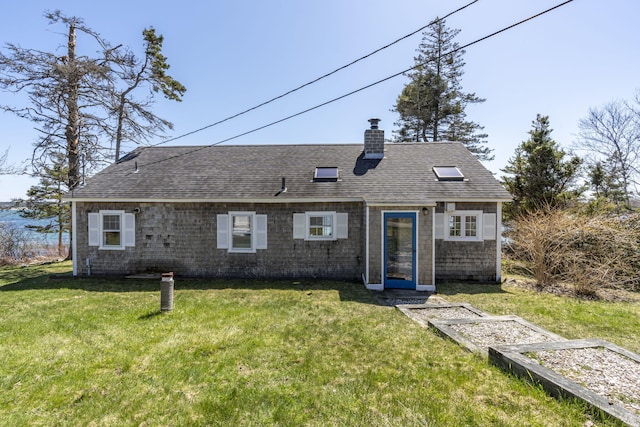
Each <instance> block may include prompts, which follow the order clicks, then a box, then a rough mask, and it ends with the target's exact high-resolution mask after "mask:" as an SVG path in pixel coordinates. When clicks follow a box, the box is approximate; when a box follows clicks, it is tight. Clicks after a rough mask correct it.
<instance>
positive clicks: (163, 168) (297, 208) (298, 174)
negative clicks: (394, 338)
mask: <svg viewBox="0 0 640 427" xmlns="http://www.w3.org/2000/svg"><path fill="white" fill-rule="evenodd" d="M370 123H371V128H370V129H367V130H365V133H364V144H362V143H358V144H324V145H306V144H305V145H242V146H191V147H145V148H139V149H136V150H135V151H133V152H132V153H130V154H129V155H127V156H126V157H125V158H123V159H122V160H121V161H119V162H117V163H116V164H113V165H111V166H109V167H107V168H105V169H104V170H103V171H101V172H99V173H97V174H96V175H95V176H93V177H91V178H90V179H88V180H87V182H86V184H85V185H84V186H82V187H79V188H77V189H75V190H74V191H73V192H72V193H70V194H68V195H67V198H66V200H68V201H70V202H71V204H72V221H73V245H72V251H73V260H74V261H73V263H74V264H73V273H74V275H87V274H100V275H123V274H135V273H143V272H161V271H173V272H175V274H176V275H182V276H195V277H255V278H296V279H297V278H326V279H341V280H354V279H355V280H363V281H364V283H365V284H366V286H367V287H368V288H370V289H377V290H381V289H384V288H408V289H416V290H434V289H435V284H436V282H438V281H445V280H469V279H470V280H478V281H499V280H500V242H501V241H500V230H501V207H502V203H503V202H507V201H509V200H511V196H510V195H509V193H508V192H507V191H506V190H505V189H504V188H503V187H502V186H501V185H500V184H499V183H498V182H497V181H496V179H495V178H494V177H493V175H492V174H491V172H489V171H488V170H487V169H486V168H485V167H484V166H483V165H482V164H481V163H480V162H479V161H478V160H477V159H476V158H475V157H474V156H473V155H472V154H471V153H470V152H469V151H468V150H467V149H466V148H465V147H464V145H462V144H460V143H453V142H451V143H449V142H439V143H402V144H392V143H386V144H385V141H384V131H383V130H381V129H378V120H377V119H372V120H370Z"/></svg>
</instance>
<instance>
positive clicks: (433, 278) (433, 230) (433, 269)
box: [431, 206, 436, 290]
mask: <svg viewBox="0 0 640 427" xmlns="http://www.w3.org/2000/svg"><path fill="white" fill-rule="evenodd" d="M431 284H432V285H433V289H434V290H436V207H435V206H433V207H432V208H431Z"/></svg>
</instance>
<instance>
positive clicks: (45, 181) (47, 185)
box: [20, 153, 70, 255]
mask: <svg viewBox="0 0 640 427" xmlns="http://www.w3.org/2000/svg"><path fill="white" fill-rule="evenodd" d="M67 175H68V168H67V166H66V165H65V156H64V154H62V153H58V155H57V156H55V158H54V159H53V160H52V162H51V166H46V167H44V168H43V169H42V175H41V177H40V183H39V184H37V185H34V186H32V187H31V188H30V189H29V190H28V191H27V197H28V200H27V208H26V209H24V210H22V211H20V216H22V217H24V218H32V219H37V220H48V223H47V224H45V225H42V224H40V225H27V228H31V229H32V230H35V231H37V232H39V233H56V234H57V236H58V255H63V253H62V252H63V244H62V236H63V234H64V233H65V232H68V231H69V224H70V210H69V204H68V203H64V202H63V201H62V196H63V195H64V194H65V192H66V190H67V179H68V178H67Z"/></svg>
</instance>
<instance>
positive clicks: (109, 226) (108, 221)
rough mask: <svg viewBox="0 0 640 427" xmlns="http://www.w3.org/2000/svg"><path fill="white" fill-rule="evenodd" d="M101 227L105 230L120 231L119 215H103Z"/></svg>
mask: <svg viewBox="0 0 640 427" xmlns="http://www.w3.org/2000/svg"><path fill="white" fill-rule="evenodd" d="M102 229H103V230H105V231H107V230H108V231H120V215H104V216H103V217H102Z"/></svg>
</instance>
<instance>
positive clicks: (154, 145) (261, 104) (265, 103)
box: [151, 0, 479, 147]
mask: <svg viewBox="0 0 640 427" xmlns="http://www.w3.org/2000/svg"><path fill="white" fill-rule="evenodd" d="M478 1H479V0H474V1H472V2H471V3H467V4H466V5H464V6H462V7H460V8H458V9H456V10H454V11H452V12H449V13H448V14H446V15H445V16H443V17H442V18H437V19H434V20H433V21H431V22H429V23H428V24H427V25H424V26H422V27H420V28H418V29H417V30H415V31H413V32H411V33H409V34H407V35H405V36H402V37H400V38H399V39H397V40H394V41H392V42H391V43H389V44H387V45H385V46H382V47H381V48H378V49H376V50H374V51H373V52H371V53H368V54H366V55H364V56H361V57H360V58H358V59H356V60H354V61H351V62H349V63H348V64H346V65H343V66H341V67H339V68H336V69H335V70H333V71H330V72H328V73H326V74H324V75H322V76H320V77H318V78H316V79H314V80H311V81H309V82H307V83H305V84H303V85H301V86H298V87H296V88H294V89H291V90H289V91H287V92H285V93H283V94H282V95H278V96H276V97H274V98H271V99H269V100H268V101H264V102H262V103H260V104H258V105H256V106H254V107H251V108H248V109H246V110H244V111H241V112H239V113H236V114H234V115H232V116H229V117H227V118H225V119H222V120H219V121H217V122H215V123H211V124H210V125H207V126H203V127H201V128H199V129H196V130H193V131H191V132H187V133H185V134H182V135H178V136H176V137H173V138H169V139H165V140H163V141H160V142H159V143H157V144H152V145H151V147H157V146H158V145H162V144H166V143H167V142H171V141H175V140H177V139H180V138H184V137H186V136H189V135H193V134H194V133H198V132H201V131H203V130H205V129H209V128H211V127H214V126H217V125H219V124H222V123H224V122H226V121H229V120H231V119H235V118H236V117H239V116H241V115H243V114H246V113H248V112H250V111H253V110H256V109H258V108H260V107H264V106H265V105H267V104H270V103H272V102H274V101H277V100H278V99H282V98H284V97H285V96H288V95H291V94H292V93H294V92H297V91H299V90H301V89H303V88H305V87H307V86H311V85H312V84H315V83H317V82H319V81H320V80H322V79H325V78H327V77H329V76H332V75H333V74H336V73H337V72H339V71H342V70H344V69H345V68H348V67H350V66H352V65H354V64H356V63H358V62H360V61H363V60H365V59H367V58H369V57H371V56H373V55H375V54H376V53H378V52H381V51H383V50H385V49H387V48H389V47H391V46H393V45H394V44H397V43H399V42H401V41H402V40H405V39H408V38H409V37H411V36H413V35H415V34H417V33H419V32H420V31H422V30H424V29H425V28H427V27H429V26H430V25H433V24H435V23H436V22H439V21H443V20H445V19H447V18H449V17H450V16H453V15H455V14H456V13H458V12H460V11H462V10H464V9H466V8H468V7H469V6H471V5H473V4H474V3H477V2H478Z"/></svg>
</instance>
